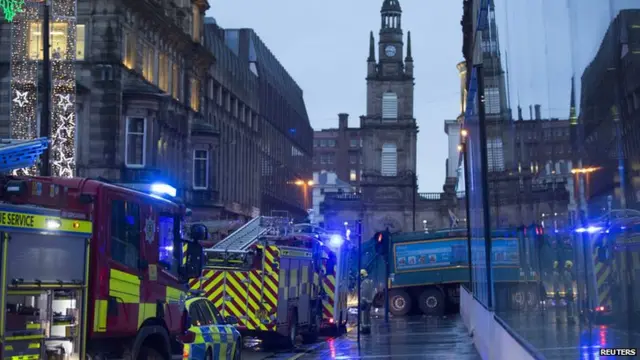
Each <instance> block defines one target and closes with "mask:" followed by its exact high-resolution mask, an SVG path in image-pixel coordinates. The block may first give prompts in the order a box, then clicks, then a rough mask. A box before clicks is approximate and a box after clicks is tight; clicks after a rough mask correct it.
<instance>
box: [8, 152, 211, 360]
mask: <svg viewBox="0 0 640 360" xmlns="http://www.w3.org/2000/svg"><path fill="white" fill-rule="evenodd" d="M0 157H2V155H1V154H0ZM0 160H4V159H0ZM5 164H6V163H5ZM0 171H2V169H0ZM184 213H185V208H184V207H183V206H181V205H179V204H176V203H175V202H172V201H169V200H165V199H162V198H160V197H154V196H152V195H150V194H145V193H142V192H138V191H135V190H131V189H127V188H124V187H120V186H117V185H113V184H109V183H105V182H101V181H97V180H91V179H81V178H52V177H14V176H3V177H0V236H1V237H0V240H1V245H2V247H0V285H1V288H0V357H1V358H5V359H21V360H35V359H42V358H45V352H46V354H47V355H49V356H51V355H52V353H53V354H59V355H63V356H64V355H66V356H71V357H72V358H79V359H85V358H93V359H103V358H125V359H151V358H153V359H155V358H163V359H166V358H169V357H170V355H171V344H172V342H171V339H173V338H174V337H175V335H177V334H181V333H182V332H183V331H184V330H186V328H187V327H188V326H190V324H187V323H185V320H186V319H187V316H186V311H184V298H185V296H186V287H185V284H186V282H187V280H188V278H189V277H190V276H191V277H197V276H198V275H199V273H200V270H201V265H200V264H201V251H202V249H201V247H200V245H199V244H198V243H197V242H193V243H189V242H185V240H183V238H182V236H181V226H182V224H183V223H182V221H183V215H184ZM185 249H186V252H187V253H188V256H187V257H186V258H187V260H188V261H186V262H185V263H183V262H182V261H180V259H182V258H183V252H184V251H185Z"/></svg>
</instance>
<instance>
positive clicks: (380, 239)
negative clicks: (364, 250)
mask: <svg viewBox="0 0 640 360" xmlns="http://www.w3.org/2000/svg"><path fill="white" fill-rule="evenodd" d="M373 241H375V242H376V254H378V255H379V254H382V252H383V247H384V235H382V232H377V233H375V235H373Z"/></svg>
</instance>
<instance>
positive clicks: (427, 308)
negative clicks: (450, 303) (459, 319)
mask: <svg viewBox="0 0 640 360" xmlns="http://www.w3.org/2000/svg"><path fill="white" fill-rule="evenodd" d="M444 306H445V303H444V295H442V291H440V290H438V289H425V290H424V291H423V292H422V294H420V310H422V312H423V313H424V314H425V315H441V314H442V313H443V312H444Z"/></svg>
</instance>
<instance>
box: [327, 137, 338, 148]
mask: <svg viewBox="0 0 640 360" xmlns="http://www.w3.org/2000/svg"><path fill="white" fill-rule="evenodd" d="M327 145H328V146H329V147H336V141H335V140H334V139H329V140H327Z"/></svg>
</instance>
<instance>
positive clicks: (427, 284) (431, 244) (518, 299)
mask: <svg viewBox="0 0 640 360" xmlns="http://www.w3.org/2000/svg"><path fill="white" fill-rule="evenodd" d="M526 230H527V229H517V230H516V229H514V230H495V231H492V259H491V261H492V263H493V278H494V282H495V292H496V298H497V299H498V300H497V301H501V302H507V303H508V304H509V305H508V306H511V307H522V306H526V304H529V305H530V306H535V304H536V303H537V302H538V298H539V296H538V295H539V276H538V273H537V271H535V269H536V267H535V266H534V265H535V260H534V258H533V256H532V255H534V254H535V251H536V249H535V244H533V243H532V242H531V241H529V238H528V237H527V236H525V235H526V234H525V233H526ZM390 239H391V243H390V245H389V246H390V256H389V259H390V264H389V270H390V274H389V311H390V312H391V314H392V315H395V316H403V315H406V314H408V313H409V312H410V311H412V310H413V309H414V308H417V309H419V310H420V311H422V312H423V313H424V314H427V315H437V314H441V313H443V312H444V311H445V309H446V307H447V305H449V304H458V303H459V301H460V300H459V296H460V293H459V291H460V285H461V284H462V283H466V282H469V277H470V272H469V249H468V246H467V230H466V229H447V230H441V231H434V232H411V233H398V234H394V235H392V236H391V238H390ZM479 243H480V242H478V243H474V241H473V240H472V247H473V246H476V245H475V244H479ZM482 243H483V242H482ZM363 248H365V249H370V250H369V251H367V252H365V258H364V259H363V263H364V264H369V265H367V266H368V271H369V273H370V274H371V275H370V276H372V277H373V278H374V279H375V281H376V283H377V287H378V290H379V291H378V293H377V296H376V299H375V300H374V306H375V307H377V308H381V307H384V296H383V294H384V292H383V291H380V290H382V288H384V274H385V266H386V265H385V263H384V261H383V259H382V258H381V257H380V256H377V255H376V253H375V251H373V247H372V246H366V245H365V246H363ZM471 254H473V256H477V257H474V258H473V261H474V262H476V263H482V262H483V261H486V259H484V251H483V250H480V251H478V249H474V250H473V251H471ZM474 276H481V274H479V273H478V274H477V275H474Z"/></svg>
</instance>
